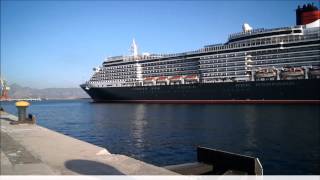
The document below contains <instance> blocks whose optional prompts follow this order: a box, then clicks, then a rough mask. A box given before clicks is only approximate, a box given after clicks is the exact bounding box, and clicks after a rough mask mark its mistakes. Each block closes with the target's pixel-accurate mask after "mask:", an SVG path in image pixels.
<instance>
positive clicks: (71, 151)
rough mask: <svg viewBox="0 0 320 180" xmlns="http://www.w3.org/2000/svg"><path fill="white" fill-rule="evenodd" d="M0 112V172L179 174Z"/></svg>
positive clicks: (24, 173)
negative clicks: (22, 122)
mask: <svg viewBox="0 0 320 180" xmlns="http://www.w3.org/2000/svg"><path fill="white" fill-rule="evenodd" d="M0 113H1V114H0V123H1V125H0V127H1V146H0V150H1V157H0V158H1V159H0V160H1V167H0V170H1V172H0V174H1V175H177V174H176V173H174V172H172V171H169V170H167V169H164V168H161V167H157V166H154V165H151V164H148V163H145V162H142V161H139V160H136V159H133V158H131V157H128V156H125V155H120V154H111V153H110V152H109V151H108V150H107V149H105V148H102V147H99V146H96V145H93V144H90V143H87V142H84V141H81V140H78V139H75V138H72V137H69V136H66V135H63V134H60V133H57V132H55V131H52V130H49V129H47V128H44V127H41V126H39V125H36V124H14V125H13V124H12V123H11V122H16V121H17V120H18V118H17V117H16V116H14V115H11V114H8V113H5V112H0Z"/></svg>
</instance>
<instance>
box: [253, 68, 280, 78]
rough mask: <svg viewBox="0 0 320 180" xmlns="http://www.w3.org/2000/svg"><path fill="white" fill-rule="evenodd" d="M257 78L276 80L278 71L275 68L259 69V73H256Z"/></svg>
mask: <svg viewBox="0 0 320 180" xmlns="http://www.w3.org/2000/svg"><path fill="white" fill-rule="evenodd" d="M255 77H256V78H257V79H261V78H275V77H277V71H276V70H275V69H273V68H267V69H259V70H258V71H256V73H255Z"/></svg>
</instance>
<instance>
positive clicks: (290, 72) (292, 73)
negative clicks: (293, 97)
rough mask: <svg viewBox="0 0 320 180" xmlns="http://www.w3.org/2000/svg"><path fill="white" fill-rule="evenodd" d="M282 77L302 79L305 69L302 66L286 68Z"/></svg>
mask: <svg viewBox="0 0 320 180" xmlns="http://www.w3.org/2000/svg"><path fill="white" fill-rule="evenodd" d="M281 77H282V79H285V80H289V79H302V78H304V70H303V69H302V68H285V69H283V70H282V71H281Z"/></svg>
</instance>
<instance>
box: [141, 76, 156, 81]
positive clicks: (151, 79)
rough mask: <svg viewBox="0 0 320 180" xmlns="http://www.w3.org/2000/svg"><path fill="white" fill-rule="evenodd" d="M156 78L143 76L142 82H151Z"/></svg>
mask: <svg viewBox="0 0 320 180" xmlns="http://www.w3.org/2000/svg"><path fill="white" fill-rule="evenodd" d="M155 79H156V77H146V78H144V80H143V82H153V81H154V80H155Z"/></svg>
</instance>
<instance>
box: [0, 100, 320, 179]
mask: <svg viewBox="0 0 320 180" xmlns="http://www.w3.org/2000/svg"><path fill="white" fill-rule="evenodd" d="M1 106H2V107H3V108H4V109H5V111H7V112H9V113H13V114H17V109H16V107H15V106H14V102H1ZM28 112H29V113H32V114H34V115H35V116H36V117H37V123H38V124H39V125H42V126H44V127H47V128H49V129H52V130H55V131H58V132H61V133H63V134H66V135H70V136H72V137H75V138H78V139H81V140H84V141H87V142H90V143H93V144H96V145H98V146H102V147H105V148H107V149H108V150H109V151H110V152H111V153H114V154H125V155H128V156H131V157H134V158H136V159H140V160H143V161H146V162H148V163H151V164H155V165H158V166H165V165H172V164H179V163H186V162H194V161H196V147H197V146H206V147H210V148H215V149H220V150H225V151H231V152H235V153H241V154H245V155H250V156H255V157H259V159H260V161H261V162H262V165H263V168H264V174H274V175H281V174H296V175H299V174H320V106H319V105H203V104H202V105H200V104H199V105H195V104H193V105H186V104H125V103H112V104H107V103H92V102H91V100H55V101H51V100H50V101H38V102H31V106H30V107H29V108H28ZM52 143H54V142H52Z"/></svg>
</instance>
